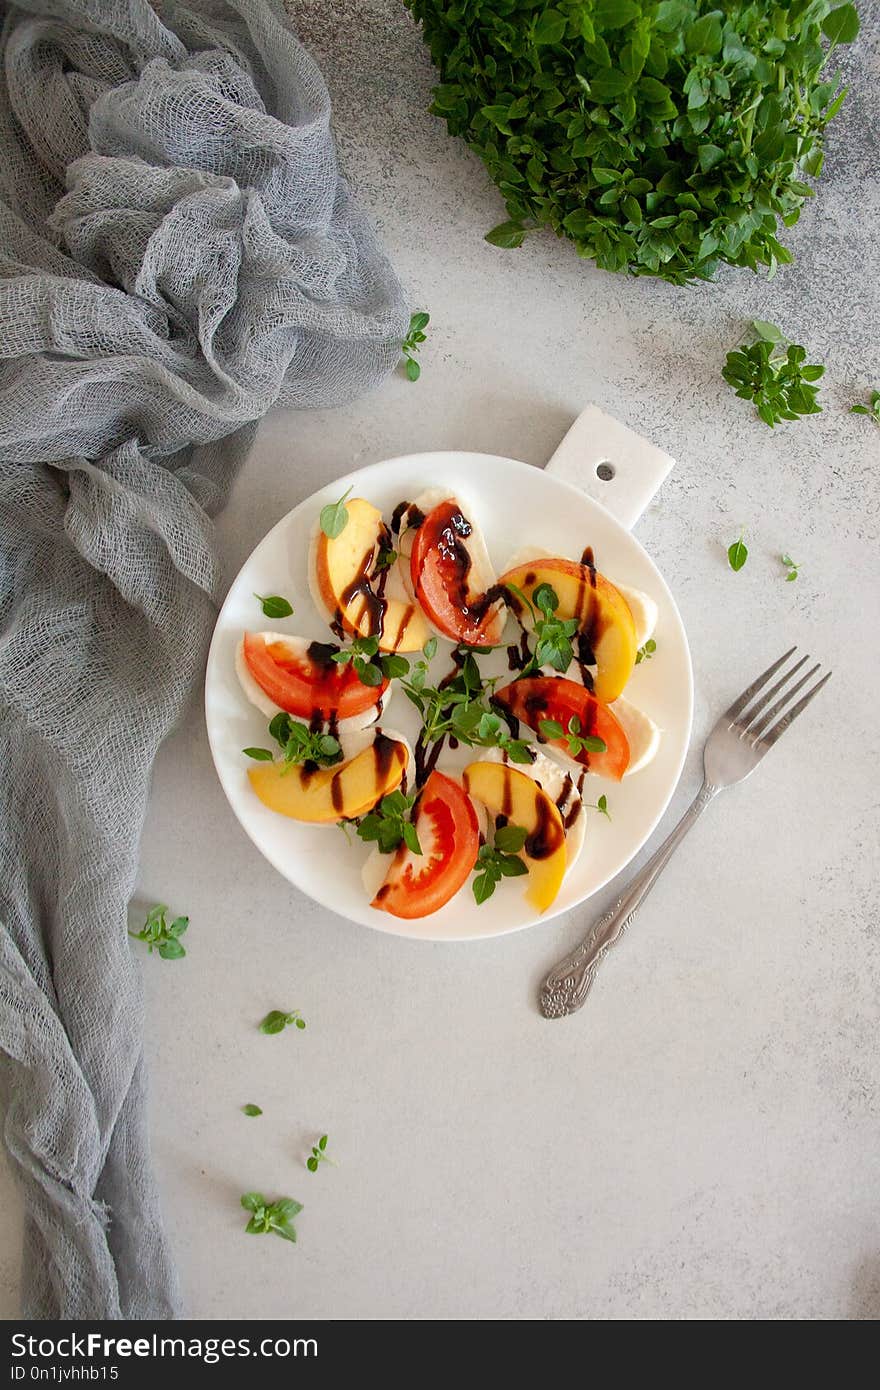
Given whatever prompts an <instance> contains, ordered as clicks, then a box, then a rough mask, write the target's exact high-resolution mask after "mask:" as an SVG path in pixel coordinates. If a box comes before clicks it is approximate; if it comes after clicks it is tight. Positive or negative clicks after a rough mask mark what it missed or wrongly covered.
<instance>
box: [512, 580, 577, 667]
mask: <svg viewBox="0 0 880 1390" xmlns="http://www.w3.org/2000/svg"><path fill="white" fill-rule="evenodd" d="M508 588H509V590H510V592H511V593H512V594H513V595H514V597H515V598H516V599H518V600H519V602H520V603H521V604H523V605H524V606H525V607H526V608H527V609H528V611H529V614H530V616H531V619H532V632H533V636H534V643H535V645H534V651H533V653H532V656H531V659H530V660H529V661H528V662H527V663H526V665H525V666H524V667H523V669H522V671H521V673H520V674H521V675H522V676H529V675H531V674H532V672H533V671H539V670H540V669H541V667H542V666H552V667H553V670H554V671H561V672H563V673H564V672H565V671H567V670H568V668H569V666H570V665H571V663H572V660H573V658H574V647H573V646H572V641H571V639H572V637H574V635H575V633H576V632H577V630H578V622H577V618H557V617H556V610H557V608H558V607H559V598H558V595H557V593H556V590H555V589H554V588H553V587H552V586H551V585H550V584H539V585H538V586H537V588H536V589H533V590H532V597H531V599H529V598H528V597H527V596H526V594H524V593H523V591H522V589H519V588H517V586H516V585H515V584H510V585H508Z"/></svg>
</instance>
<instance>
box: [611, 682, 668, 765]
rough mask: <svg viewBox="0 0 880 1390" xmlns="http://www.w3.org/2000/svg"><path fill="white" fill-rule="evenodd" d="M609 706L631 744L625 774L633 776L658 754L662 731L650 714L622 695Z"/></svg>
mask: <svg viewBox="0 0 880 1390" xmlns="http://www.w3.org/2000/svg"><path fill="white" fill-rule="evenodd" d="M608 708H609V709H610V711H611V713H612V714H613V715H614V717H615V718H616V719H617V721H618V723H619V724H620V725H621V727H622V729H623V732H624V733H625V734H626V740H627V743H628V744H629V766H628V768H627V769H626V772H625V773H624V774H623V775H624V777H631V776H632V774H633V773H634V772H640V771H641V769H642V768H643V767H647V766H648V763H650V762H652V761H653V759H654V758H655V757H656V756H657V749H658V748H659V747H660V732H661V731H660V729H659V727H658V726H657V725H656V724H655V723H654V721H653V719H651V718H650V716H649V715H647V714H645V713H644V712H643V711H642V710H640V709H636V707H635V705H631V704H630V702H629V700H624V698H623V696H622V695H618V697H617V699H616V700H612V702H611V704H610V705H609V706H608Z"/></svg>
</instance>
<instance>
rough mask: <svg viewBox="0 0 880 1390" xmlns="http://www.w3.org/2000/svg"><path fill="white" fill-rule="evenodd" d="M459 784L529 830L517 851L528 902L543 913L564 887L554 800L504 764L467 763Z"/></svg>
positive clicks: (497, 813) (563, 860)
mask: <svg viewBox="0 0 880 1390" xmlns="http://www.w3.org/2000/svg"><path fill="white" fill-rule="evenodd" d="M462 782H463V784H464V789H465V791H466V792H467V793H468V795H469V796H472V797H473V798H474V799H475V800H476V801H479V802H482V804H483V805H484V806H485V807H486V810H487V811H488V812H489V814H490V816H492V817H496V816H504V817H505V821H506V823H507V824H509V825H520V826H522V827H523V828H524V829H525V830H527V831H528V838H527V839H526V842H525V845H524V847H523V848H522V849H521V850H520V852H519V857H520V859H522V860H523V862H524V864H525V866H526V868H527V869H528V871H529V886H528V890H527V892H526V901H527V902H529V903H531V905H532V907H533V908H535V910H536V911H537V912H545V911H546V910H547V908H548V907H549V906H550V904H551V903H552V902H553V900H554V898H555V897H556V894H557V893H558V892H559V889H560V887H561V886H562V880H563V878H564V877H565V866H566V862H567V860H566V848H565V826H564V825H563V824H562V817H561V816H560V814H559V811H558V810H557V808H556V805H555V803H554V802H553V801H551V799H550V797H549V796H548V795H547V793H546V792H545V791H543V790H542V789H541V788H540V787H539V786H538V784H537V783H536V782H533V781H532V779H531V777H527V776H526V774H525V773H524V772H520V771H518V770H517V768H515V767H511V766H510V765H509V764H508V763H494V762H492V763H490V762H475V763H468V766H467V767H466V768H465V770H464V774H463V777H462Z"/></svg>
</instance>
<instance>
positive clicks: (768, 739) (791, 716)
mask: <svg viewBox="0 0 880 1390" xmlns="http://www.w3.org/2000/svg"><path fill="white" fill-rule="evenodd" d="M830 679H831V672H830V671H829V672H828V674H827V675H825V676H823V677H822V679H821V680H820V681H816V684H815V685H814V686H813V688H812V690H808V691H807V693H806V695H802V696H801V698H800V699H799V700H798V702H797V704H796V705H794V706H793V707H792V708H791V709H790V710H789V711H788V714H784V715H783V716H782V718H781V719H778V720H777V721H776V723H775V724H774V725H773V728H772V729H768V731H767V733H766V734H764V735H763V737H762V738H760V739H758V747H759V748H761V749H762V751H765V750H766V749H768V748H772V746H773V744H774V743H775V742H776V740H777V739H778V738H779V737H780V736H781V735H782V734H784V733H785V731H786V729H787V728H788V726H789V724H792V723H793V722H794V720H795V719H797V717H798V715H799V714H800V713H801V711H802V710H805V709H806V707H807V705H808V704H809V703H810V701H811V700H812V698H813V696H814V695H818V694H819V691H820V690H821V689H822V686H823V685H824V684H825V682H826V681H830Z"/></svg>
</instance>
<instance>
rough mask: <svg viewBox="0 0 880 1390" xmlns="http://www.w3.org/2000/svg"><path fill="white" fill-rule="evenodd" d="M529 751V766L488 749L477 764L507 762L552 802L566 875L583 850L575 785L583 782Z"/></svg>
mask: <svg viewBox="0 0 880 1390" xmlns="http://www.w3.org/2000/svg"><path fill="white" fill-rule="evenodd" d="M532 752H533V753H534V754H535V761H534V762H533V763H515V762H514V761H513V760H512V759H511V758H510V756H509V755H508V754H507V753H506V752H505V751H504V749H503V748H489V749H488V750H487V751H486V753H485V754H484V755H483V756H482V757H481V758H480V760H479V761H480V762H484V763H507V764H508V765H509V766H510V767H513V768H515V769H516V771H517V772H524V773H525V774H526V776H527V777H531V779H532V781H533V782H537V784H538V786H539V787H540V788H541V790H542V791H544V792H546V793H547V795H548V796H549V797H550V799H551V801H555V802H556V806H557V808H558V810H559V814H560V816H561V817H562V823H563V825H564V826H565V854H566V866H565V872H566V874H567V873H568V872H569V871H570V870H571V868H572V866H573V864H574V862H575V860H576V859H577V857H578V855H579V854H580V852H581V850H582V849H583V847H584V837H585V835H586V829H587V818H586V815H585V814H584V808H583V801H582V798H581V793H580V787H579V785H578V784H579V782H582V780H583V779H582V778H581V777H579V776H573V775H572V774H571V773H570V772H566V771H565V769H564V768H562V767H560V765H559V764H558V763H555V762H553V760H552V759H551V758H548V757H547V755H546V754H545V753H541V752H539V751H538V749H536V748H533V749H532ZM580 772H583V768H581V769H580Z"/></svg>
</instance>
